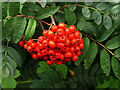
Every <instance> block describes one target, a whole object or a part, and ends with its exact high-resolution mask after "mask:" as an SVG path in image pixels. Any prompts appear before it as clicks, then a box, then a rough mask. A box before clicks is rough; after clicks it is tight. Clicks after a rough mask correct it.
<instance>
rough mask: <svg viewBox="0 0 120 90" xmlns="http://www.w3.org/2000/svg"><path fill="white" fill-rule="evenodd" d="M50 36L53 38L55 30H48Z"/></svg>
mask: <svg viewBox="0 0 120 90" xmlns="http://www.w3.org/2000/svg"><path fill="white" fill-rule="evenodd" d="M48 36H49V37H51V38H52V37H54V32H53V31H51V30H48Z"/></svg>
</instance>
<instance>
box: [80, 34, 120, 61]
mask: <svg viewBox="0 0 120 90" xmlns="http://www.w3.org/2000/svg"><path fill="white" fill-rule="evenodd" d="M81 33H82V34H83V35H85V36H86V37H88V38H89V39H91V40H93V41H94V42H96V43H97V44H99V45H100V46H102V47H103V48H105V49H106V50H107V51H108V52H109V53H110V54H111V55H113V56H114V57H115V58H116V59H118V60H120V58H118V57H116V56H115V55H114V53H113V52H112V51H110V50H109V49H108V48H106V47H105V46H104V45H103V44H102V43H100V42H98V41H96V40H95V39H93V38H92V37H90V36H88V35H87V34H85V33H83V32H81Z"/></svg>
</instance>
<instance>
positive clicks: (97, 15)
mask: <svg viewBox="0 0 120 90" xmlns="http://www.w3.org/2000/svg"><path fill="white" fill-rule="evenodd" d="M93 16H94V21H95V23H96V24H97V25H100V24H101V22H102V15H101V13H100V12H98V11H94V12H93Z"/></svg>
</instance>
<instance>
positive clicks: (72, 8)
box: [68, 4, 76, 11]
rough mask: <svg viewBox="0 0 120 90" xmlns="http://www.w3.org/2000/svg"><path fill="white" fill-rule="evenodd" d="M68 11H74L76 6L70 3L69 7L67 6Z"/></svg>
mask: <svg viewBox="0 0 120 90" xmlns="http://www.w3.org/2000/svg"><path fill="white" fill-rule="evenodd" d="M68 9H69V11H74V10H75V9H76V6H75V5H74V4H71V5H70V6H69V7H68Z"/></svg>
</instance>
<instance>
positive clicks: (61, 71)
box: [55, 64, 67, 79]
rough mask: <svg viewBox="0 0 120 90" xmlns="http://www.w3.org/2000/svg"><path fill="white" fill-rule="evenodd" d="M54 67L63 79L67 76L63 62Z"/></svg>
mask: <svg viewBox="0 0 120 90" xmlns="http://www.w3.org/2000/svg"><path fill="white" fill-rule="evenodd" d="M55 68H56V70H57V71H58V72H59V73H60V74H61V75H62V77H63V78H64V79H65V78H66V76H67V66H66V65H65V64H61V65H56V66H55Z"/></svg>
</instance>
